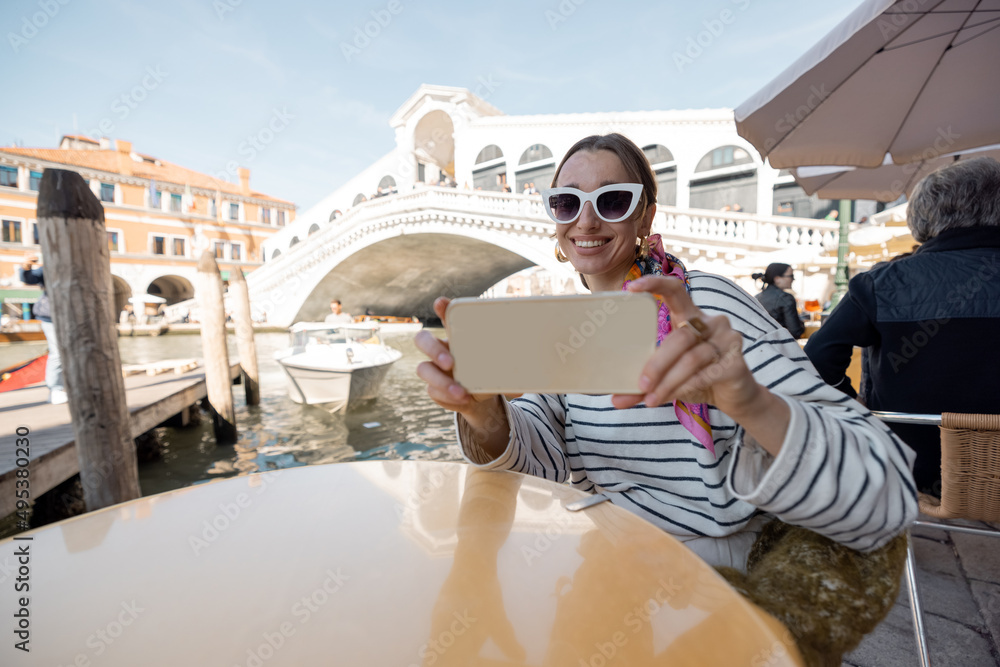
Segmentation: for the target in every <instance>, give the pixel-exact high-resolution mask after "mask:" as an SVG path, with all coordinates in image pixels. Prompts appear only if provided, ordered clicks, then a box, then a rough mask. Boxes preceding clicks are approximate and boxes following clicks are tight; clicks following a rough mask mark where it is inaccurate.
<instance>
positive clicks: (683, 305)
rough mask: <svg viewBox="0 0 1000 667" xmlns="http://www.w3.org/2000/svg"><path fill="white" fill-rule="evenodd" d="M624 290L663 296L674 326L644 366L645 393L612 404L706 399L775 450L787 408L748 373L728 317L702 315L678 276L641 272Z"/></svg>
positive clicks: (740, 339)
mask: <svg viewBox="0 0 1000 667" xmlns="http://www.w3.org/2000/svg"><path fill="white" fill-rule="evenodd" d="M628 289H629V291H630V292H649V293H651V294H656V295H658V296H661V297H662V298H663V300H664V301H665V302H666V304H667V307H668V308H669V309H670V322H671V325H672V328H671V331H670V334H669V335H667V336H666V337H665V338H664V339H663V341H662V342H661V343H660V346H659V347H658V348H657V349H656V351H655V352H654V353H653V356H652V357H651V358H650V359H649V361H648V362H646V365H645V366H644V367H643V371H642V377H641V378H640V379H639V388H640V389H641V390H642V391H644V392H645V394H644V395H643V394H618V395H615V396H612V398H611V401H612V404H613V405H614V406H615V407H617V408H628V407H632V406H633V405H637V404H639V403H642V402H644V403H645V404H646V405H647V406H648V407H656V406H658V405H663V404H664V403H669V402H671V401H675V400H680V401H684V402H687V403H709V404H711V405H714V406H716V407H717V408H719V409H720V410H722V411H723V412H724V413H726V414H727V415H729V416H730V417H732V418H733V419H734V420H736V421H737V422H738V423H739V424H741V425H742V426H743V427H744V428H745V429H746V430H747V431H748V432H750V433H751V435H753V436H754V437H755V438H756V439H757V441H758V442H759V443H760V444H761V445H762V446H763V447H764V448H765V449H767V450H768V451H771V452H772V453H776V452H777V450H778V449H780V447H781V443H782V442H783V441H784V436H785V432H786V431H787V428H788V422H789V420H790V416H791V413H790V411H789V409H788V406H787V405H786V404H785V402H784V401H783V400H781V399H780V398H778V397H777V396H775V395H774V394H772V393H771V392H770V391H768V390H767V389H766V388H765V387H763V386H762V385H760V384H759V383H758V382H757V380H756V379H755V378H754V376H753V373H751V372H750V369H749V368H748V367H747V365H746V361H745V360H744V358H743V336H742V335H741V334H740V333H739V332H738V331H734V330H733V328H732V327H731V326H730V325H729V320H728V318H726V317H725V316H724V315H717V316H714V317H712V316H708V315H705V314H704V313H703V312H702V310H701V309H700V308H698V306H696V305H695V303H694V301H692V300H691V296H690V295H689V294H688V293H687V290H686V289H685V287H684V283H682V282H681V281H680V280H678V279H676V278H668V277H664V276H644V277H642V278H639V279H638V280H635V281H633V282H631V283H629V286H628ZM692 320H695V322H694V323H692Z"/></svg>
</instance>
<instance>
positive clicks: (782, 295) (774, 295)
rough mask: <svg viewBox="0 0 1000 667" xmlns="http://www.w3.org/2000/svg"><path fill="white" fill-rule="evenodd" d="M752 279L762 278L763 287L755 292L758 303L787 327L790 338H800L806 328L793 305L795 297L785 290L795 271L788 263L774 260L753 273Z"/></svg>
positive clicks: (789, 285)
mask: <svg viewBox="0 0 1000 667" xmlns="http://www.w3.org/2000/svg"><path fill="white" fill-rule="evenodd" d="M753 279H754V280H763V281H764V289H763V290H762V291H761V292H760V293H759V294H757V296H756V298H757V300H758V301H760V305H762V306H764V310H766V311H767V314H768V315H770V316H771V317H773V318H774V321H775V322H777V323H778V324H780V325H781V326H783V327H785V328H786V329H788V332H789V333H790V334H792V338H801V337H802V334H803V333H804V332H805V330H806V326H805V325H804V324H802V320H801V319H800V318H799V309H798V306H796V305H795V297H794V296H792V295H791V294H789V293H788V292H786V291H785V290H787V289H791V287H792V281H793V280H795V272H794V271H792V267H791V266H789V265H788V264H782V263H780V262H775V263H774V264H768V266H767V270H765V271H764V273H755V274H753Z"/></svg>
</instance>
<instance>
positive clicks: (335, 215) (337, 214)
mask: <svg viewBox="0 0 1000 667" xmlns="http://www.w3.org/2000/svg"><path fill="white" fill-rule="evenodd" d="M341 215H343V214H342V213H341V212H340V209H339V208H338V209H334V211H333V213H331V214H330V222H333V221H334V220H336V219H337V218H339V217H340V216H341Z"/></svg>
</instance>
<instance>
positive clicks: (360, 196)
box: [351, 192, 368, 206]
mask: <svg viewBox="0 0 1000 667" xmlns="http://www.w3.org/2000/svg"><path fill="white" fill-rule="evenodd" d="M367 199H368V197H365V196H364V195H363V194H361V193H360V192H359V193H358V196H357V197H355V198H354V203H353V204H351V206H357V205H358V204H360V203H361V202H363V201H365V200H367Z"/></svg>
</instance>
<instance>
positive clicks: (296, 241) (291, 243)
mask: <svg viewBox="0 0 1000 667" xmlns="http://www.w3.org/2000/svg"><path fill="white" fill-rule="evenodd" d="M298 242H299V237H298V236H293V237H292V240H291V242H290V243H289V244H288V247H289V248H291V247H293V246H295V245H297V244H298Z"/></svg>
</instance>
